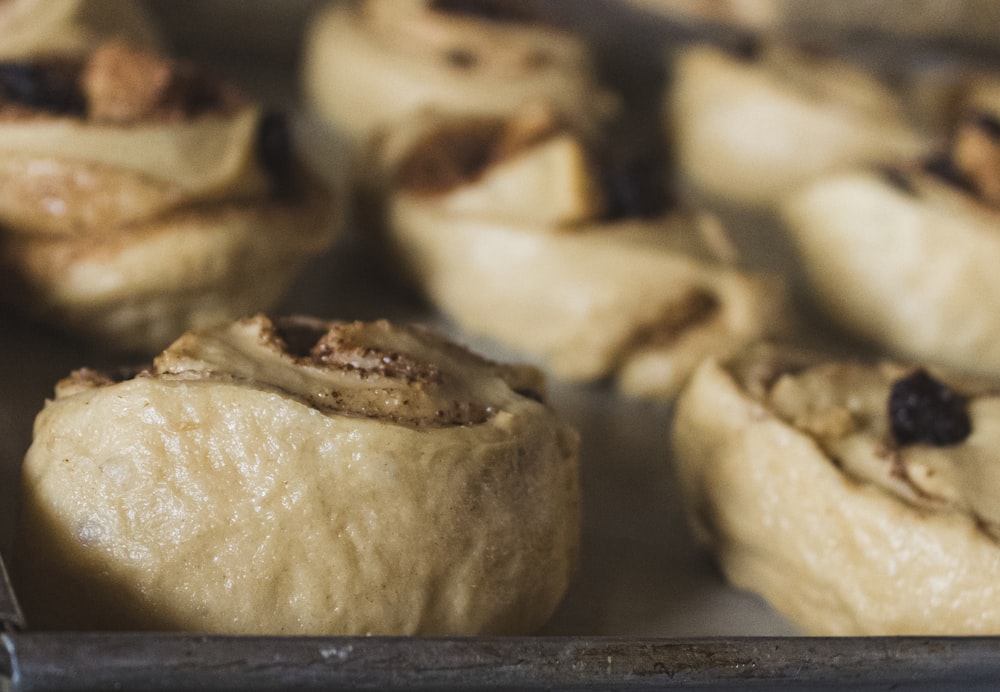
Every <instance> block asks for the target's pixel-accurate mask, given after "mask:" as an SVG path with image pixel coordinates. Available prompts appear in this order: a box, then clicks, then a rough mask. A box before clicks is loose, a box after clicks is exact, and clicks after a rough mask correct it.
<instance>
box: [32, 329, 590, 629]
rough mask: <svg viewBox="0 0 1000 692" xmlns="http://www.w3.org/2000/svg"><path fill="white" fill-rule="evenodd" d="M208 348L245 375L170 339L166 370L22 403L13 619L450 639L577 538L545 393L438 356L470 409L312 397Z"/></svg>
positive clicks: (481, 625) (572, 467)
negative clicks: (433, 416) (28, 440)
mask: <svg viewBox="0 0 1000 692" xmlns="http://www.w3.org/2000/svg"><path fill="white" fill-rule="evenodd" d="M251 326H252V325H251ZM254 338H255V337H253V336H252V334H251V337H250V342H249V343H252V342H253V339H254ZM218 343H219V345H218V346H217V348H219V349H221V350H219V351H218V353H221V354H223V356H220V358H222V357H225V359H228V360H229V361H230V362H233V363H245V365H238V366H236V367H241V368H242V367H247V368H251V369H252V368H256V369H257V372H259V373H260V377H261V379H258V380H256V381H254V380H246V379H244V377H243V375H239V374H235V373H236V371H233V372H234V375H232V376H223V375H219V374H218V371H217V370H216V367H217V366H215V365H210V366H209V367H208V369H207V370H204V369H203V367H202V366H200V365H197V366H195V367H194V368H191V367H189V366H188V365H185V363H186V362H187V361H188V360H190V359H191V358H193V357H194V356H192V355H191V354H192V353H194V354H199V353H200V354H202V355H204V354H208V353H209V351H208V350H206V349H207V348H210V347H211V346H209V347H205V348H202V347H201V346H199V345H198V344H197V342H193V341H191V339H190V337H186V338H185V340H181V341H179V342H178V343H177V344H176V345H175V346H174V347H172V349H174V352H175V355H174V360H173V361H170V362H165V363H163V364H161V365H160V366H159V367H160V369H163V370H165V371H170V372H173V373H174V374H173V375H169V374H159V375H156V376H139V377H137V378H134V379H130V380H126V381H124V382H120V383H117V384H107V385H104V386H98V387H87V386H85V387H83V388H82V389H81V390H80V391H75V392H68V393H67V394H65V395H62V396H59V397H58V398H57V399H56V400H55V401H53V402H49V403H48V404H47V405H46V407H45V409H44V411H42V412H41V414H40V415H39V417H38V419H37V422H36V426H35V438H34V444H33V445H32V447H31V449H30V451H29V452H28V455H27V458H26V460H25V466H24V498H23V499H24V503H23V507H24V519H23V523H22V526H23V533H22V534H21V535H20V540H21V543H20V544H19V545H20V546H21V547H22V548H24V549H23V550H22V551H21V552H20V555H21V556H22V560H20V561H18V562H17V563H16V568H17V574H18V575H20V578H21V579H22V580H23V581H22V582H21V583H19V584H18V587H19V590H18V592H19V595H20V594H22V593H23V594H24V595H23V597H22V598H23V600H24V605H25V609H26V612H27V613H28V617H29V619H30V620H31V622H32V625H33V627H36V628H37V627H41V628H48V627H58V628H67V627H68V628H80V627H82V628H92V627H95V628H104V627H107V628H137V629H185V630H193V631H211V632H223V633H238V634H246V633H267V634H426V635H431V634H438V635H446V634H460V635H465V634H479V633H483V634H485V633H495V634H515V633H519V634H528V633H531V632H533V631H534V630H535V629H537V628H538V627H539V626H541V624H543V623H544V622H545V620H546V619H547V618H548V617H549V615H550V614H551V612H552V610H553V609H554V608H555V606H556V605H557V603H558V602H559V600H560V599H561V598H562V594H563V592H564V590H565V588H566V586H567V583H568V580H569V577H570V574H571V572H572V571H573V569H574V568H575V562H576V555H577V550H578V541H579V506H578V503H579V497H578V492H579V490H578V478H577V437H576V434H575V432H573V431H572V430H571V429H570V428H569V427H568V426H566V425H565V424H563V423H561V422H560V421H559V420H558V419H557V418H556V416H555V414H554V413H553V412H552V411H551V409H549V408H548V407H546V406H544V405H542V404H539V403H537V402H536V401H535V400H534V399H532V398H528V397H525V396H519V395H517V394H515V393H513V392H512V391H511V389H510V387H509V386H508V385H505V384H503V382H502V381H501V380H500V379H498V378H497V376H496V375H495V374H493V375H491V374H488V373H487V371H484V370H483V369H482V368H483V366H481V365H476V364H475V363H473V364H472V365H471V366H470V367H471V369H470V370H469V371H467V372H456V371H454V370H449V369H443V370H442V372H443V373H444V375H445V376H446V377H452V378H456V377H457V378H459V381H466V380H464V379H463V378H471V379H468V380H467V383H468V386H470V387H472V388H473V391H476V390H478V391H482V392H486V393H487V394H484V395H483V396H487V397H493V398H492V405H494V406H495V408H494V409H493V413H492V414H490V415H489V417H488V418H487V419H486V420H485V421H483V422H479V423H471V424H465V425H436V424H435V425H410V424H405V423H399V422H393V421H392V420H390V419H387V418H381V417H366V416H359V415H353V414H351V413H349V412H341V413H338V412H336V411H325V409H323V408H322V407H317V406H312V405H310V404H309V403H308V402H307V401H305V400H303V398H302V396H304V395H305V394H306V393H307V391H311V389H310V388H315V387H321V386H325V385H323V382H324V380H322V379H313V378H314V376H313V375H310V374H309V373H310V371H311V368H313V366H309V365H294V364H291V365H290V364H289V363H288V362H287V357H285V356H281V357H280V358H273V357H272V356H270V355H269V356H266V358H272V360H270V361H268V360H266V358H265V357H263V356H261V357H259V358H258V356H259V351H258V350H257V347H255V346H252V345H251V346H250V347H248V349H247V350H245V351H244V350H242V349H243V347H241V346H238V345H237V346H233V344H234V343H236V342H235V341H230V340H228V337H226V338H225V340H223V341H220V342H218ZM434 348H436V347H434ZM199 349H200V350H199ZM240 353H249V354H251V356H250V359H249V360H246V361H244V360H242V356H240V355H238V354H240ZM225 354H228V355H225ZM253 354H257V355H253ZM199 357H200V356H199ZM206 362H215V361H212V360H211V358H210V359H209V361H206ZM220 362H221V361H220ZM269 362H270V363H271V365H267V363H269ZM482 362H485V361H482ZM178 363H180V365H178ZM254 364H256V365H254ZM316 367H321V366H316ZM442 367H443V368H445V366H442ZM448 367H451V366H448ZM432 369H433V368H432ZM201 370H203V371H204V374H203V375H197V374H196V372H198V371H201ZM331 372H333V375H330V377H334V378H340V377H341V375H339V374H337V372H334V371H331ZM344 372H346V374H345V375H343V378H345V379H344V380H343V381H344V382H345V383H346V382H354V384H350V386H348V385H346V384H345V386H346V387H347V389H343V390H342V391H343V392H347V394H345V396H348V397H350V396H351V394H350V392H351V391H352V390H351V387H354V386H358V387H361V388H360V389H358V390H357V392H358V396H361V397H367V396H369V395H373V396H374V395H377V394H378V392H379V391H380V390H379V389H377V387H379V386H380V385H379V382H380V381H381V380H380V378H379V376H377V375H370V376H369V378H368V379H369V380H370V381H369V383H368V384H365V378H361V379H357V377H355V376H352V375H351V371H350V369H348V370H346V371H344ZM213 373H214V374H213ZM315 377H317V378H322V377H325V376H324V375H316V376H315ZM352 378H353V379H352ZM333 381H335V380H333ZM453 381H454V380H453ZM386 386H389V385H388V384H387V385H386ZM286 387H287V389H286ZM427 387H431V385H427ZM317 391H319V390H317ZM383 391H386V392H389V391H391V390H383ZM404 391H405V387H404ZM385 396H386V403H385V405H387V406H397V405H399V400H398V399H393V400H392V401H390V400H389V396H390V395H389V394H386V395H385ZM476 396H479V395H476ZM375 401H376V402H377V397H376V400H375ZM487 401H490V399H489V398H488V399H487ZM394 402H395V403H394ZM406 410H407V409H406V406H405V402H404V403H403V404H401V408H400V411H404V412H405V411H406ZM324 411H325V412H324ZM25 546H27V547H25Z"/></svg>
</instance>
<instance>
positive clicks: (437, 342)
mask: <svg viewBox="0 0 1000 692" xmlns="http://www.w3.org/2000/svg"><path fill="white" fill-rule="evenodd" d="M152 372H153V374H154V375H156V376H161V377H178V378H182V379H185V380H189V379H208V380H214V379H222V380H234V379H235V380H238V381H247V382H256V383H257V384H258V386H264V387H275V388H277V389H280V390H281V391H282V392H287V393H289V394H291V395H293V396H296V397H298V398H301V399H302V400H303V401H305V402H307V403H308V404H309V405H311V406H314V407H316V408H317V409H319V410H321V411H324V412H327V413H336V414H339V415H357V416H363V417H370V418H377V419H385V420H389V421H393V422H396V423H401V424H402V423H405V424H407V425H413V426H417V427H420V426H431V427H434V426H445V425H473V424H478V423H482V422H484V421H486V420H487V419H488V418H489V417H491V416H493V415H496V414H497V413H498V412H500V411H501V410H503V408H504V405H505V404H507V403H509V402H510V401H511V400H512V397H514V398H516V397H519V396H528V397H529V398H533V399H538V400H540V399H541V397H542V395H543V382H542V381H541V379H540V375H539V373H538V371H537V370H535V369H534V368H529V367H517V366H510V365H498V364H495V363H491V362H489V361H486V360H484V359H482V358H480V357H479V356H476V355H475V354H473V353H472V352H470V351H467V350H465V349H462V348H460V347H458V346H456V345H455V344H453V343H451V342H449V341H447V340H445V339H444V338H443V337H441V336H438V335H436V334H435V333H433V332H430V331H427V330H423V329H419V328H416V327H408V328H406V327H396V326H393V325H391V324H389V323H388V322H385V321H380V322H372V323H363V322H352V323H333V324H328V323H326V322H323V321H321V320H316V319H312V318H305V317H292V318H284V319H282V320H279V321H271V320H268V319H267V318H264V317H260V316H258V317H255V318H251V319H246V320H242V321H240V322H236V323H234V324H232V325H229V326H226V327H224V328H219V329H217V330H214V331H208V332H205V333H201V334H192V333H189V334H187V335H185V336H183V337H181V338H180V339H179V340H178V341H176V342H175V343H174V344H173V345H172V346H170V347H169V348H168V349H167V350H166V351H164V352H163V354H161V355H160V356H159V357H157V359H156V361H155V367H154V369H153V371H152Z"/></svg>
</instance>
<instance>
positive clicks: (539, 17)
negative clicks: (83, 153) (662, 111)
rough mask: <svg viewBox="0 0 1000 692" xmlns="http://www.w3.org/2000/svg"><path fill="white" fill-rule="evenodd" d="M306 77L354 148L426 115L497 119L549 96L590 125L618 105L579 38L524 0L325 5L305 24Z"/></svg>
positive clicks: (377, 0)
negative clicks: (457, 115) (598, 76)
mask: <svg viewBox="0 0 1000 692" xmlns="http://www.w3.org/2000/svg"><path fill="white" fill-rule="evenodd" d="M303 80H304V90H305V93H306V96H307V98H308V99H309V101H310V102H311V103H312V105H313V106H314V108H315V109H316V110H317V112H318V113H319V114H320V115H321V116H323V117H324V118H325V119H326V120H328V121H329V122H330V123H331V124H332V125H333V126H334V128H335V129H336V130H337V131H338V132H340V133H341V134H342V135H344V136H345V137H346V138H347V139H348V140H349V141H351V142H353V143H355V144H357V145H360V146H364V145H366V144H367V143H368V142H369V141H370V140H371V139H372V138H373V137H377V136H379V135H380V134H382V133H384V132H385V131H386V130H391V129H393V128H394V127H396V126H398V125H399V124H400V123H405V122H406V121H407V120H409V119H411V118H412V117H414V115H416V114H418V113H420V112H422V111H426V110H434V111H438V112H442V113H445V114H455V113H459V114H477V115H501V114H506V113H510V112H511V111H512V110H514V109H515V108H517V107H518V106H519V105H521V104H522V103H524V102H526V101H533V100H537V99H540V98H546V99H550V100H553V101H555V102H556V103H557V104H558V106H559V107H560V108H561V109H562V110H563V111H564V112H565V113H568V114H571V115H572V116H573V117H574V118H575V119H576V120H578V121H579V122H580V123H581V124H586V125H590V126H592V127H596V126H597V124H598V123H600V122H602V121H603V120H604V119H605V118H607V117H609V116H610V114H611V113H612V112H613V111H614V109H615V108H616V101H615V99H614V98H612V97H611V96H610V95H609V92H608V91H607V90H606V89H605V88H604V87H602V86H601V85H600V84H599V82H598V79H597V76H596V72H595V67H594V65H593V62H592V59H591V56H590V51H589V48H588V46H587V45H586V44H585V43H584V41H583V40H582V39H581V38H580V37H578V36H576V35H575V34H574V33H572V32H571V31H569V30H568V29H565V28H561V27H559V26H556V25H554V24H552V23H550V22H547V21H546V19H545V17H544V15H543V14H542V13H541V12H540V11H539V10H538V9H537V8H536V7H534V6H533V5H532V4H531V3H530V2H523V1H520V0H362V1H360V2H339V3H332V2H331V3H329V4H328V5H327V6H326V7H325V8H324V9H323V10H322V11H320V12H319V13H318V14H317V15H316V16H315V17H314V18H313V20H312V22H311V24H310V26H309V30H308V34H307V36H306V40H305V56H304V66H303Z"/></svg>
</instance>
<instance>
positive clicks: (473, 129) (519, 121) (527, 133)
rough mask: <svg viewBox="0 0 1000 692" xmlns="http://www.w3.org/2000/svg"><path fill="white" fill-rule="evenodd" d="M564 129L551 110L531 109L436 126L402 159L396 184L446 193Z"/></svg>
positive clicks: (417, 191) (415, 191) (416, 190)
mask: <svg viewBox="0 0 1000 692" xmlns="http://www.w3.org/2000/svg"><path fill="white" fill-rule="evenodd" d="M561 128H562V124H561V122H560V121H559V120H558V118H556V117H555V116H554V115H553V114H551V112H549V111H544V112H539V113H536V112H534V111H532V112H531V113H530V114H529V115H528V116H527V117H519V118H513V119H511V120H508V121H504V120H500V119H495V118H468V119H465V120H462V121H460V122H455V123H449V124H445V125H442V126H441V127H438V128H435V129H433V130H432V131H431V132H430V133H428V134H427V135H426V136H424V137H423V138H422V139H421V140H419V141H418V142H417V143H416V145H415V146H414V147H413V148H412V149H411V150H410V152H409V154H408V155H407V156H406V158H405V159H404V160H403V161H402V162H401V164H400V166H399V170H398V172H397V174H396V175H397V178H396V181H397V183H398V184H399V185H400V186H401V187H402V188H403V189H405V190H407V191H409V192H411V193H413V194H417V195H426V196H435V195H443V194H446V193H448V192H451V191H453V190H455V189H457V188H459V187H461V186H463V185H468V184H470V183H474V182H475V181H477V180H479V179H480V178H481V177H482V176H483V175H484V174H485V173H486V172H487V171H488V170H489V169H490V167H491V166H493V165H495V164H497V163H499V162H501V161H503V160H504V159H507V158H509V157H511V156H514V155H515V154H518V153H520V152H522V151H525V150H527V149H528V148H530V147H531V146H532V145H534V144H536V143H538V142H540V141H543V140H544V139H546V138H548V137H550V136H552V135H553V134H555V133H556V132H558V131H560V129H561Z"/></svg>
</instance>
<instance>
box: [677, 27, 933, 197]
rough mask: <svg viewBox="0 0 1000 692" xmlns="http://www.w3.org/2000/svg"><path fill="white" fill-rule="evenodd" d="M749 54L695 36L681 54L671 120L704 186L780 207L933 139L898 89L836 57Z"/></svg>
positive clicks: (681, 151)
mask: <svg viewBox="0 0 1000 692" xmlns="http://www.w3.org/2000/svg"><path fill="white" fill-rule="evenodd" d="M763 50H764V52H763V55H762V56H761V57H754V58H750V59H744V58H742V57H739V56H736V55H733V54H731V53H729V52H727V51H725V50H723V49H721V48H717V47H713V46H709V45H701V44H695V45H692V46H688V47H685V48H681V49H679V51H678V52H677V54H676V55H675V56H674V57H673V58H672V59H671V61H672V67H671V69H672V72H673V81H672V83H671V85H670V88H669V90H668V91H667V92H666V94H665V105H664V110H665V113H666V116H665V118H666V128H667V130H668V132H669V133H670V137H671V139H672V141H673V143H674V146H675V153H676V156H677V166H678V168H679V170H680V171H681V173H682V175H684V176H685V177H686V178H687V179H688V180H689V181H690V183H691V184H692V185H693V186H694V187H695V188H696V189H698V190H699V191H701V192H702V193H707V194H709V195H714V196H717V197H720V198H722V199H726V200H730V201H733V202H738V203H741V204H748V205H752V206H755V207H770V206H772V205H775V204H777V203H778V202H779V201H780V200H781V199H782V198H783V197H784V196H785V195H786V194H788V193H789V192H791V191H793V190H794V189H796V188H797V187H798V186H800V185H802V184H803V183H805V182H808V181H809V180H811V179H813V178H815V177H816V176H818V175H820V174H822V173H826V172H830V171H837V170H841V169H844V168H847V167H850V166H853V165H856V164H860V163H864V162H869V161H882V160H886V159H888V160H892V159H895V158H900V157H902V158H906V157H909V156H911V155H915V154H917V153H918V152H921V151H923V150H925V149H926V148H927V147H928V146H929V140H928V138H927V137H925V136H923V135H921V134H919V133H918V132H916V131H915V130H914V128H913V127H912V126H911V125H910V124H909V123H908V122H907V120H906V118H905V117H904V113H903V112H902V109H901V106H900V104H899V103H898V102H897V99H896V97H895V96H894V95H893V94H892V93H891V92H890V91H889V89H888V88H886V87H885V86H883V85H881V84H880V83H879V82H878V81H877V80H876V79H874V78H873V77H872V76H871V75H870V74H867V73H866V72H865V71H864V70H862V69H860V68H858V67H854V66H851V65H850V64H848V63H847V62H845V61H841V60H838V59H836V58H832V57H812V56H808V55H807V54H805V53H799V52H797V51H796V50H795V49H789V48H784V47H780V46H767V47H765V48H764V49H763Z"/></svg>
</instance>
